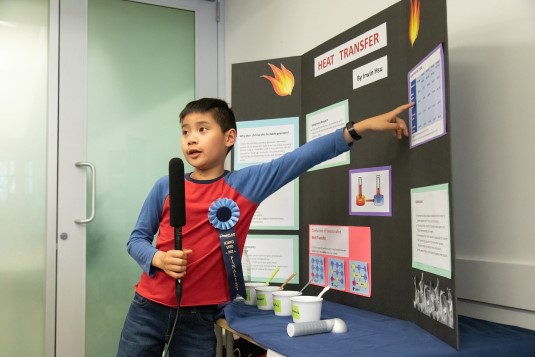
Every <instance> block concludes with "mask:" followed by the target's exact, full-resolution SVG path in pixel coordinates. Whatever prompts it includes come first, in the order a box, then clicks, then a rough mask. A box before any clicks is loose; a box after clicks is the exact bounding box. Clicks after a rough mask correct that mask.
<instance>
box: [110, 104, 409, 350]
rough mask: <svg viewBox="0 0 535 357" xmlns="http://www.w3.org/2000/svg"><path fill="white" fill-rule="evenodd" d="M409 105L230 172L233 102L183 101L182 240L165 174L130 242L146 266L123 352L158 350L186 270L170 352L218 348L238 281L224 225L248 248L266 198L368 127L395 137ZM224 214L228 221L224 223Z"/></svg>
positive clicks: (131, 249)
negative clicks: (187, 169)
mask: <svg viewBox="0 0 535 357" xmlns="http://www.w3.org/2000/svg"><path fill="white" fill-rule="evenodd" d="M411 106H412V104H406V105H402V106H400V107H398V108H396V109H394V110H392V111H391V112H388V113H385V114H382V115H379V116H376V117H373V118H369V119H366V120H363V121H360V122H358V123H356V124H353V123H351V122H350V123H349V124H348V125H347V126H346V128H340V129H338V130H337V131H336V132H334V133H332V134H328V135H325V136H323V137H320V138H317V139H315V140H313V141H311V142H309V143H307V144H305V145H303V146H301V147H299V148H297V149H296V150H294V151H293V152H290V153H287V154H285V155H283V156H281V157H280V158H278V159H275V160H273V161H271V162H268V163H263V164H260V165H255V166H250V167H247V168H244V169H242V170H238V171H233V172H229V171H225V169H224V162H225V157H226V156H227V154H228V152H229V151H230V150H231V149H232V147H233V145H234V143H235V141H236V134H237V131H236V122H235V118H234V114H233V113H232V110H231V109H230V108H229V107H228V105H227V103H226V102H224V101H222V100H219V99H211V98H204V99H199V100H197V101H193V102H190V103H189V104H188V105H186V107H185V108H184V110H183V111H182V112H181V113H180V123H181V126H182V152H183V154H184V157H185V159H186V160H187V162H188V163H189V164H190V165H191V166H193V167H194V171H193V172H191V173H189V174H186V175H185V192H186V195H185V196H186V210H187V212H186V225H185V226H184V227H183V231H182V233H183V236H182V237H183V238H182V245H183V247H184V249H183V250H174V245H173V244H174V243H173V238H174V235H173V228H172V227H170V225H169V198H168V194H169V180H168V178H167V176H165V177H162V178H161V179H159V180H158V181H157V182H156V184H155V185H154V187H153V188H152V190H151V192H150V193H149V195H148V197H147V199H146V200H145V203H144V204H143V207H142V209H141V213H140V215H139V218H138V221H137V223H136V226H135V228H134V230H133V232H132V234H131V236H130V239H129V241H128V243H127V250H128V252H129V254H130V255H131V256H132V257H133V258H134V259H135V260H136V261H137V262H138V263H139V265H140V266H141V268H142V269H143V273H142V275H141V278H140V280H139V283H138V284H137V285H136V293H135V296H134V300H133V301H132V304H131V306H130V310H129V312H128V315H127V317H126V321H125V325H124V327H123V332H122V334H121V341H120V344H119V352H118V356H136V357H140V356H155V357H156V356H157V357H159V356H161V354H162V350H163V349H164V345H165V343H166V341H167V340H168V339H169V338H170V334H171V330H172V328H173V323H174V320H175V316H176V314H177V309H176V307H177V299H176V297H175V280H176V279H179V278H180V279H181V280H182V299H181V301H180V308H179V310H178V320H177V322H176V329H175V331H174V333H173V338H172V340H171V343H170V345H169V352H170V355H171V356H195V357H197V356H214V355H215V345H216V338H215V334H214V323H215V319H216V316H217V315H218V314H219V313H220V312H221V308H222V305H223V304H225V303H227V302H228V301H229V300H231V299H233V298H234V297H235V296H236V293H237V291H236V290H237V289H236V287H237V286H238V284H236V286H234V284H232V281H231V280H230V279H229V276H228V275H227V270H226V265H225V261H224V259H223V254H222V246H223V243H220V234H219V232H221V231H225V232H228V230H227V229H232V230H233V231H234V232H235V235H236V237H237V238H236V239H237V244H238V247H239V252H242V251H243V247H244V245H245V238H246V237H247V232H248V230H249V225H250V223H251V220H252V218H253V215H254V212H255V210H256V208H257V207H258V205H259V204H260V202H262V201H263V200H264V199H265V198H267V197H268V196H269V195H270V194H272V193H273V192H275V191H277V190H278V189H279V188H280V187H282V186H284V185H285V184H286V183H288V182H290V181H292V180H293V179H295V178H296V177H298V176H299V175H300V174H302V173H304V172H306V171H307V170H308V169H309V168H311V167H313V166H315V165H316V164H318V163H321V162H323V161H325V160H328V159H330V158H333V157H335V156H338V155H339V154H341V153H343V152H345V151H347V150H349V149H350V148H351V146H352V143H353V141H355V140H358V139H360V135H363V134H364V133H365V132H367V131H370V130H373V131H387V130H390V131H392V132H393V134H394V135H395V136H396V137H397V138H398V139H401V138H402V136H403V135H404V136H408V131H407V126H406V124H405V122H404V121H403V120H402V119H401V118H399V117H398V115H399V114H401V113H402V112H403V111H405V110H406V109H408V108H409V107H411ZM220 221H223V223H225V224H228V225H230V227H229V226H228V225H227V226H219V224H221V222H220ZM157 233H158V238H157V242H156V246H155V247H154V246H153V245H152V242H153V239H154V235H155V234H157ZM223 235H224V234H223ZM237 259H239V255H238V256H237Z"/></svg>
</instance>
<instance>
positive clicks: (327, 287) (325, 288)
mask: <svg viewBox="0 0 535 357" xmlns="http://www.w3.org/2000/svg"><path fill="white" fill-rule="evenodd" d="M330 288H331V287H330V286H326V287H324V288H323V290H322V291H321V293H319V294H318V299H319V298H321V297H322V296H323V294H325V293H326V292H327V290H329V289H330Z"/></svg>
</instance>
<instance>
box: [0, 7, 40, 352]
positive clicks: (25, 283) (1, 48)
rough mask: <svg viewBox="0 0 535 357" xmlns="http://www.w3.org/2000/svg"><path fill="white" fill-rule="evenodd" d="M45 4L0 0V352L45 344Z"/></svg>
mask: <svg viewBox="0 0 535 357" xmlns="http://www.w3.org/2000/svg"><path fill="white" fill-rule="evenodd" d="M48 5H49V4H48V0H32V1H30V0H2V1H0V240H1V242H2V248H1V249H0V302H1V304H0V356H40V355H43V351H44V349H45V310H46V307H45V291H46V274H45V271H46V264H47V263H46V252H47V246H46V236H47V145H48V140H47V70H48V55H49V51H48V48H47V45H48V31H49V24H48Z"/></svg>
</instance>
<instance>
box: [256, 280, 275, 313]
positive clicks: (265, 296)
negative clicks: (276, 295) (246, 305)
mask: <svg viewBox="0 0 535 357" xmlns="http://www.w3.org/2000/svg"><path fill="white" fill-rule="evenodd" d="M279 289H280V287H279V286H258V287H256V288H255V290H256V306H257V307H258V308H259V309H260V310H273V295H272V293H273V292H274V291H277V290H279Z"/></svg>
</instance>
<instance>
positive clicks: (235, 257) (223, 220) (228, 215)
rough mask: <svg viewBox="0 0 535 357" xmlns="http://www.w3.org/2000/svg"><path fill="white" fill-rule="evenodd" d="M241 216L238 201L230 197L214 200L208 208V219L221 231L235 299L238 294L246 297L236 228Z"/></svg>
mask: <svg viewBox="0 0 535 357" xmlns="http://www.w3.org/2000/svg"><path fill="white" fill-rule="evenodd" d="M239 218H240V209H239V207H238V205H237V204H236V202H234V201H233V200H231V199H229V198H219V199H218V200H217V201H214V202H212V204H211V205H210V208H209V209H208V220H209V221H210V223H211V224H212V226H214V227H215V228H216V229H217V230H218V232H219V243H220V244H221V252H222V253H223V260H224V262H225V269H226V271H227V280H228V286H229V290H230V298H231V299H234V298H235V297H236V295H237V294H239V295H240V296H242V297H244V298H245V282H244V281H243V271H242V267H241V260H240V251H239V249H238V237H237V236H236V231H235V230H234V226H235V225H236V223H237V222H238V219H239Z"/></svg>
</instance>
